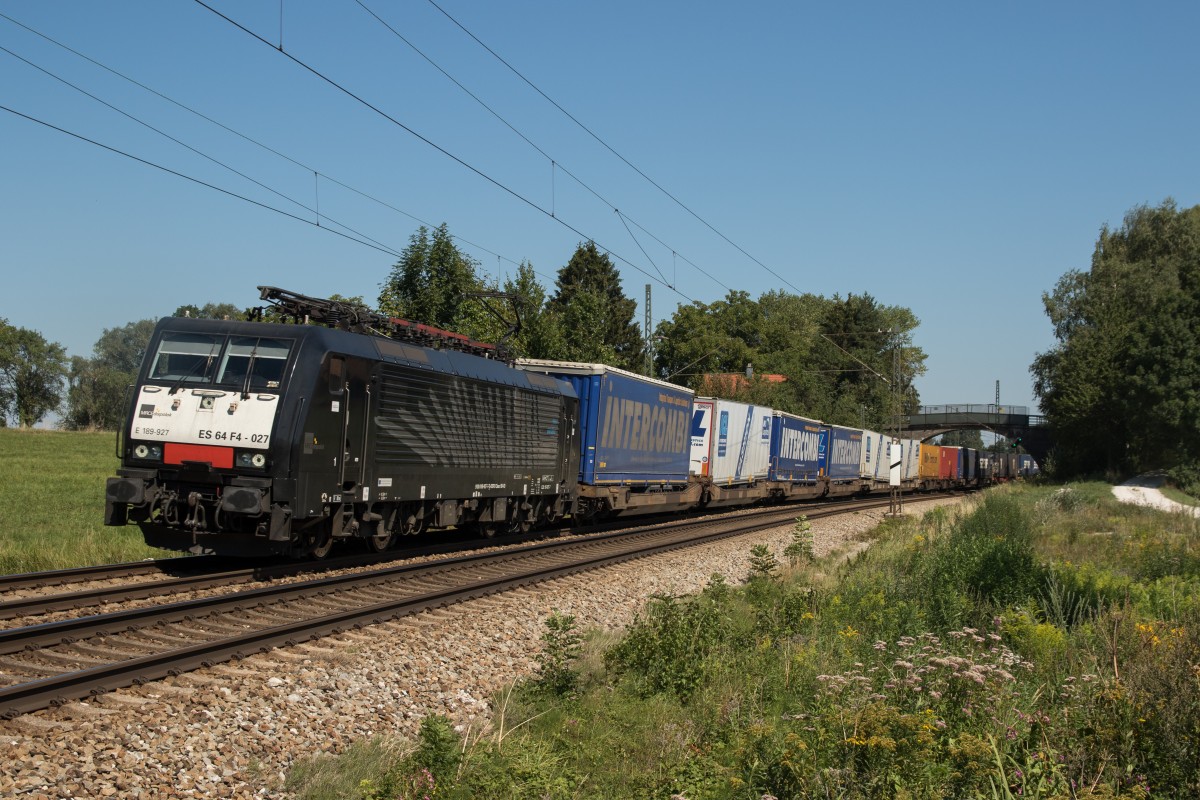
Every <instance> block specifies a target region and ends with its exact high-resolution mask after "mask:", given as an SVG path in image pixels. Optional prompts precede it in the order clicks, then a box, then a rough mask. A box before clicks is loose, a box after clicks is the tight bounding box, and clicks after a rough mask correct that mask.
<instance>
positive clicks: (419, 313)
mask: <svg viewBox="0 0 1200 800" xmlns="http://www.w3.org/2000/svg"><path fill="white" fill-rule="evenodd" d="M478 267H479V263H478V262H477V261H475V260H474V259H473V258H471V257H470V256H468V255H466V254H465V253H463V252H462V251H460V250H459V249H458V247H457V245H455V244H454V237H453V236H452V235H451V234H450V229H449V228H448V227H447V226H446V224H445V223H442V224H441V225H439V226H438V227H437V228H434V229H433V230H432V231H430V230H429V229H428V228H426V227H425V226H423V225H422V226H421V227H420V228H418V229H417V231H416V233H414V234H413V235H412V236H411V237H410V238H409V241H408V247H406V248H404V252H403V253H401V255H400V260H399V261H398V262H396V264H395V265H394V266H393V267H392V271H391V274H389V275H388V277H387V279H386V280H385V281H384V282H383V285H382V286H381V287H380V291H379V310H380V312H382V313H384V314H388V315H390V316H393V317H401V318H404V319H409V320H413V321H415V322H422V323H424V324H426V325H433V326H435V327H438V328H443V329H445V330H450V331H455V332H457V333H462V334H465V335H467V336H470V337H473V338H475V339H480V340H483V341H491V342H494V341H496V340H497V339H498V338H499V336H500V334H501V333H503V331H502V330H501V325H500V322H499V321H498V320H496V319H495V318H494V317H493V316H492V315H491V314H489V313H488V311H487V310H486V309H485V308H484V306H483V305H482V304H481V303H479V302H478V301H477V300H474V299H472V298H471V295H472V294H473V293H475V292H480V291H484V290H485V289H487V288H488V287H487V286H485V284H484V281H483V279H482V278H480V276H479V274H478Z"/></svg>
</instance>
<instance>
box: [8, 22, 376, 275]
mask: <svg viewBox="0 0 1200 800" xmlns="http://www.w3.org/2000/svg"><path fill="white" fill-rule="evenodd" d="M0 51H2V52H5V53H8V54H9V55H10V56H12V57H13V58H15V59H17V60H18V61H21V62H23V63H25V64H27V65H28V66H30V67H32V68H33V69H36V70H38V71H39V72H41V73H42V74H43V75H46V76H48V77H50V78H53V79H54V80H56V81H58V82H60V83H62V84H63V85H65V86H68V87H70V88H72V89H74V90H75V91H77V92H79V93H80V94H82V95H84V96H86V97H89V98H91V99H92V100H95V101H96V102H97V103H99V104H100V105H102V106H104V107H105V108H108V109H110V110H112V111H115V112H117V113H118V114H120V115H121V116H123V117H125V118H126V119H128V120H130V121H132V122H136V123H137V124H138V125H141V126H143V127H144V128H146V129H147V130H150V131H153V132H154V133H157V134H158V135H159V136H162V137H164V138H166V139H169V140H170V141H172V142H174V143H175V144H177V145H179V146H180V147H183V148H184V149H186V150H189V151H190V152H192V153H195V154H196V155H198V156H200V157H201V158H203V159H206V160H208V161H210V162H212V163H213V164H216V165H217V166H219V167H221V168H223V169H226V170H228V171H230V172H232V173H233V174H234V175H237V176H238V177H239V178H243V179H244V180H247V181H249V182H250V183H253V184H254V185H255V186H257V187H259V188H260V189H263V190H264V191H267V192H270V193H271V194H273V195H275V196H276V197H278V198H280V199H282V200H286V201H288V202H289V203H292V204H294V205H296V206H299V207H300V208H302V209H304V210H305V211H311V212H313V213H314V214H315V215H316V218H317V223H316V224H317V226H318V227H320V225H321V215H320V212H319V210H318V209H316V208H310V207H309V206H307V205H305V204H304V203H302V202H300V201H299V200H296V199H295V198H293V197H289V196H287V195H286V194H284V193H283V192H280V191H278V190H277V189H273V188H272V187H270V186H268V185H267V184H265V183H263V182H262V181H259V180H257V179H255V178H252V177H250V176H249V175H247V174H246V173H244V172H242V171H241V170H238V169H236V168H234V167H232V166H230V165H229V164H226V163H225V162H223V161H221V160H219V159H217V158H214V157H213V156H210V155H208V154H207V153H205V152H203V151H201V150H199V149H197V148H195V147H192V146H191V145H190V144H188V143H187V142H184V141H182V140H181V139H178V138H176V137H174V136H172V135H171V134H169V133H167V132H166V131H163V130H161V129H159V128H156V127H154V126H153V125H151V124H150V123H148V122H146V121H145V120H142V119H139V118H138V117H135V116H134V115H133V114H130V113H129V112H127V111H124V110H123V109H120V108H118V107H117V106H115V105H113V104H112V103H109V102H108V101H106V100H103V99H101V98H100V97H97V96H96V95H94V94H92V93H91V92H89V91H87V90H86V89H84V88H82V87H80V86H78V85H76V84H74V83H71V82H70V81H68V80H67V79H66V78H63V77H61V76H59V75H56V74H55V73H53V72H51V71H50V70H48V69H46V68H45V67H42V66H39V65H37V64H35V63H33V62H32V61H30V60H29V59H27V58H25V57H24V56H21V55H19V54H17V53H14V52H13V51H12V50H9V49H8V48H7V47H4V46H3V45H0ZM326 219H328V220H329V221H330V222H332V223H334V224H335V225H338V226H339V227H341V228H344V229H345V230H348V231H350V232H351V233H352V234H354V235H355V236H356V237H359V238H360V239H362V240H363V241H368V242H372V243H374V244H376V245H379V247H380V248H382V249H384V250H386V251H388V252H394V250H393V249H392V248H390V247H388V246H387V245H385V244H384V243H383V242H380V241H377V240H376V239H373V238H371V237H370V236H367V235H366V234H365V233H363V232H362V231H358V230H355V229H354V228H351V227H350V226H349V225H345V224H343V223H341V222H338V221H337V220H335V219H332V218H330V217H326Z"/></svg>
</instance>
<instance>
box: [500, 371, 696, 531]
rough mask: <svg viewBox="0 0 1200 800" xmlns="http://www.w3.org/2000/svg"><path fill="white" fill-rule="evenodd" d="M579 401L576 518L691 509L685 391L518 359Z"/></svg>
mask: <svg viewBox="0 0 1200 800" xmlns="http://www.w3.org/2000/svg"><path fill="white" fill-rule="evenodd" d="M516 366H517V367H518V368H519V369H520V370H522V371H525V372H528V373H532V374H542V375H548V376H550V377H553V378H557V379H560V380H562V381H565V382H566V383H567V384H569V385H570V386H571V388H572V389H573V390H574V393H575V394H576V395H577V396H578V397H579V437H578V443H579V448H580V450H579V476H578V479H579V488H578V495H579V499H578V501H577V515H578V516H580V517H581V518H584V519H589V518H598V517H607V516H613V515H616V514H622V513H629V512H642V513H644V512H645V511H646V510H647V509H653V510H664V511H665V510H670V509H672V508H686V507H689V506H692V505H696V504H697V503H699V502H700V500H701V493H700V487H699V485H698V484H696V483H694V482H689V480H688V476H689V460H690V458H691V429H692V400H693V395H694V393H693V392H692V391H691V390H690V389H685V388H683V387H681V386H676V385H675V384H673V383H667V382H666V381H660V380H655V379H653V378H647V377H645V376H644V375H637V374H635V373H633V372H627V371H625V370H623V369H617V368H616V367H610V366H607V365H605V364H582V363H575V362H569V361H548V360H541V359H519V360H518V361H517V362H516Z"/></svg>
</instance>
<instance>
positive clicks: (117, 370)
mask: <svg viewBox="0 0 1200 800" xmlns="http://www.w3.org/2000/svg"><path fill="white" fill-rule="evenodd" d="M176 316H178V314H176ZM154 325H155V321H154V320H152V319H143V320H139V321H137V322H130V323H128V324H126V325H124V326H122V327H120V328H106V329H105V330H104V332H103V333H101V334H100V338H99V339H98V340H97V341H96V344H95V346H94V347H93V348H92V357H91V358H81V357H79V356H75V357H74V358H72V359H71V368H70V372H69V374H68V376H67V384H68V390H67V413H66V416H65V417H64V418H63V425H64V427H67V428H70V429H72V430H85V429H99V430H115V429H117V428H118V427H120V426H121V424H122V423H123V422H124V419H125V402H124V401H125V390H126V387H128V386H129V385H130V384H132V383H133V382H134V381H135V380H137V372H138V369H139V368H140V367H141V364H142V359H143V358H144V357H145V355H146V348H147V347H148V346H149V344H150V337H151V335H152V334H153V333H154Z"/></svg>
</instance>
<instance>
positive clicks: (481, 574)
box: [0, 499, 888, 718]
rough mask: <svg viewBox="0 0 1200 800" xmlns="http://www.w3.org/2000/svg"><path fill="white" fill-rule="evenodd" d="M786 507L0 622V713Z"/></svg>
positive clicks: (575, 567)
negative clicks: (49, 618)
mask: <svg viewBox="0 0 1200 800" xmlns="http://www.w3.org/2000/svg"><path fill="white" fill-rule="evenodd" d="M887 505H888V502H887V500H886V499H884V500H879V499H871V500H867V501H860V502H855V503H842V504H837V505H832V506H821V507H812V506H806V507H805V508H804V512H805V513H806V514H807V516H809V517H810V518H819V517H824V516H832V515H835V514H840V513H850V512H853V511H860V510H865V509H870V508H879V507H886V506H887ZM796 513H797V509H796V508H795V507H784V508H774V509H769V510H767V511H764V512H760V513H758V514H742V515H738V516H733V517H723V518H718V519H702V520H686V521H681V522H674V523H667V524H659V525H656V526H654V527H648V528H639V529H635V530H634V531H632V532H630V531H626V532H623V533H602V534H593V535H589V536H583V537H575V538H572V539H569V540H565V541H549V542H543V543H540V544H534V545H526V546H521V547H517V548H515V549H509V550H503V551H499V552H490V553H485V554H473V555H459V556H455V557H451V558H445V559H439V560H436V561H430V562H425V563H418V564H411V563H408V564H401V565H391V566H383V567H381V568H379V569H375V570H371V571H369V572H358V573H350V574H337V575H332V576H326V577H320V578H314V579H311V580H306V581H301V582H295V583H288V584H283V585H273V586H266V587H262V588H256V589H249V590H245V591H240V592H234V593H227V594H220V595H216V596H212V597H203V598H198V599H194V600H187V601H181V602H176V603H169V604H165V605H162V604H160V605H155V606H152V607H149V608H138V609H133V610H127V611H119V612H114V613H109V614H97V615H93V616H88V617H81V618H78V619H70V620H63V621H60V622H52V623H45V624H41V625H33V626H27V627H22V628H14V629H9V630H5V631H0V684H3V685H2V686H0V715H3V716H5V717H8V718H12V717H15V716H19V715H20V714H23V713H27V712H29V711H34V710H37V709H41V708H46V707H49V706H53V705H58V704H61V703H65V702H69V701H71V700H74V699H79V698H83V697H87V696H89V695H93V694H100V693H103V692H107V691H111V690H113V689H116V688H121V687H124V686H129V685H132V684H137V683H143V682H147V681H151V680H155V679H159V678H162V677H165V676H167V675H172V674H179V673H181V672H185V671H189V670H193V669H197V668H200V667H205V666H209V665H212V664H215V663H219V662H222V661H227V660H230V659H235V658H243V657H245V656H248V655H250V654H252V653H255V652H261V651H266V650H270V649H271V648H274V647H279V646H283V645H292V644H296V643H299V642H302V641H307V640H310V639H314V638H319V637H321V636H325V635H329V634H332V633H340V632H342V631H345V630H348V629H350V628H357V627H362V626H364V625H369V624H374V623H379V622H383V621H385V620H388V619H395V618H398V617H402V616H406V615H409V614H414V613H420V612H421V611H424V610H428V609H431V608H434V607H439V606H446V605H450V604H453V603H457V602H462V601H464V600H469V599H474V598H476V597H481V596H484V595H488V594H495V593H498V592H503V591H505V590H508V589H511V588H514V587H518V586H525V585H529V584H532V583H537V582H540V581H546V580H551V579H554V578H557V577H561V576H563V575H568V574H573V573H578V572H582V571H586V570H591V569H597V568H600V567H603V566H607V565H610V564H614V563H618V562H621V561H626V560H631V559H635V558H642V557H646V556H649V555H653V554H655V553H660V552H665V551H669V550H674V549H678V548H684V547H690V546H695V545H700V544H705V543H708V542H712V541H717V540H720V539H723V538H728V537H731V536H739V535H745V534H747V533H752V532H756V531H761V530H764V529H770V528H774V527H778V526H779V525H782V524H787V523H789V522H790V521H791V520H792V519H794V518H795V515H796Z"/></svg>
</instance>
